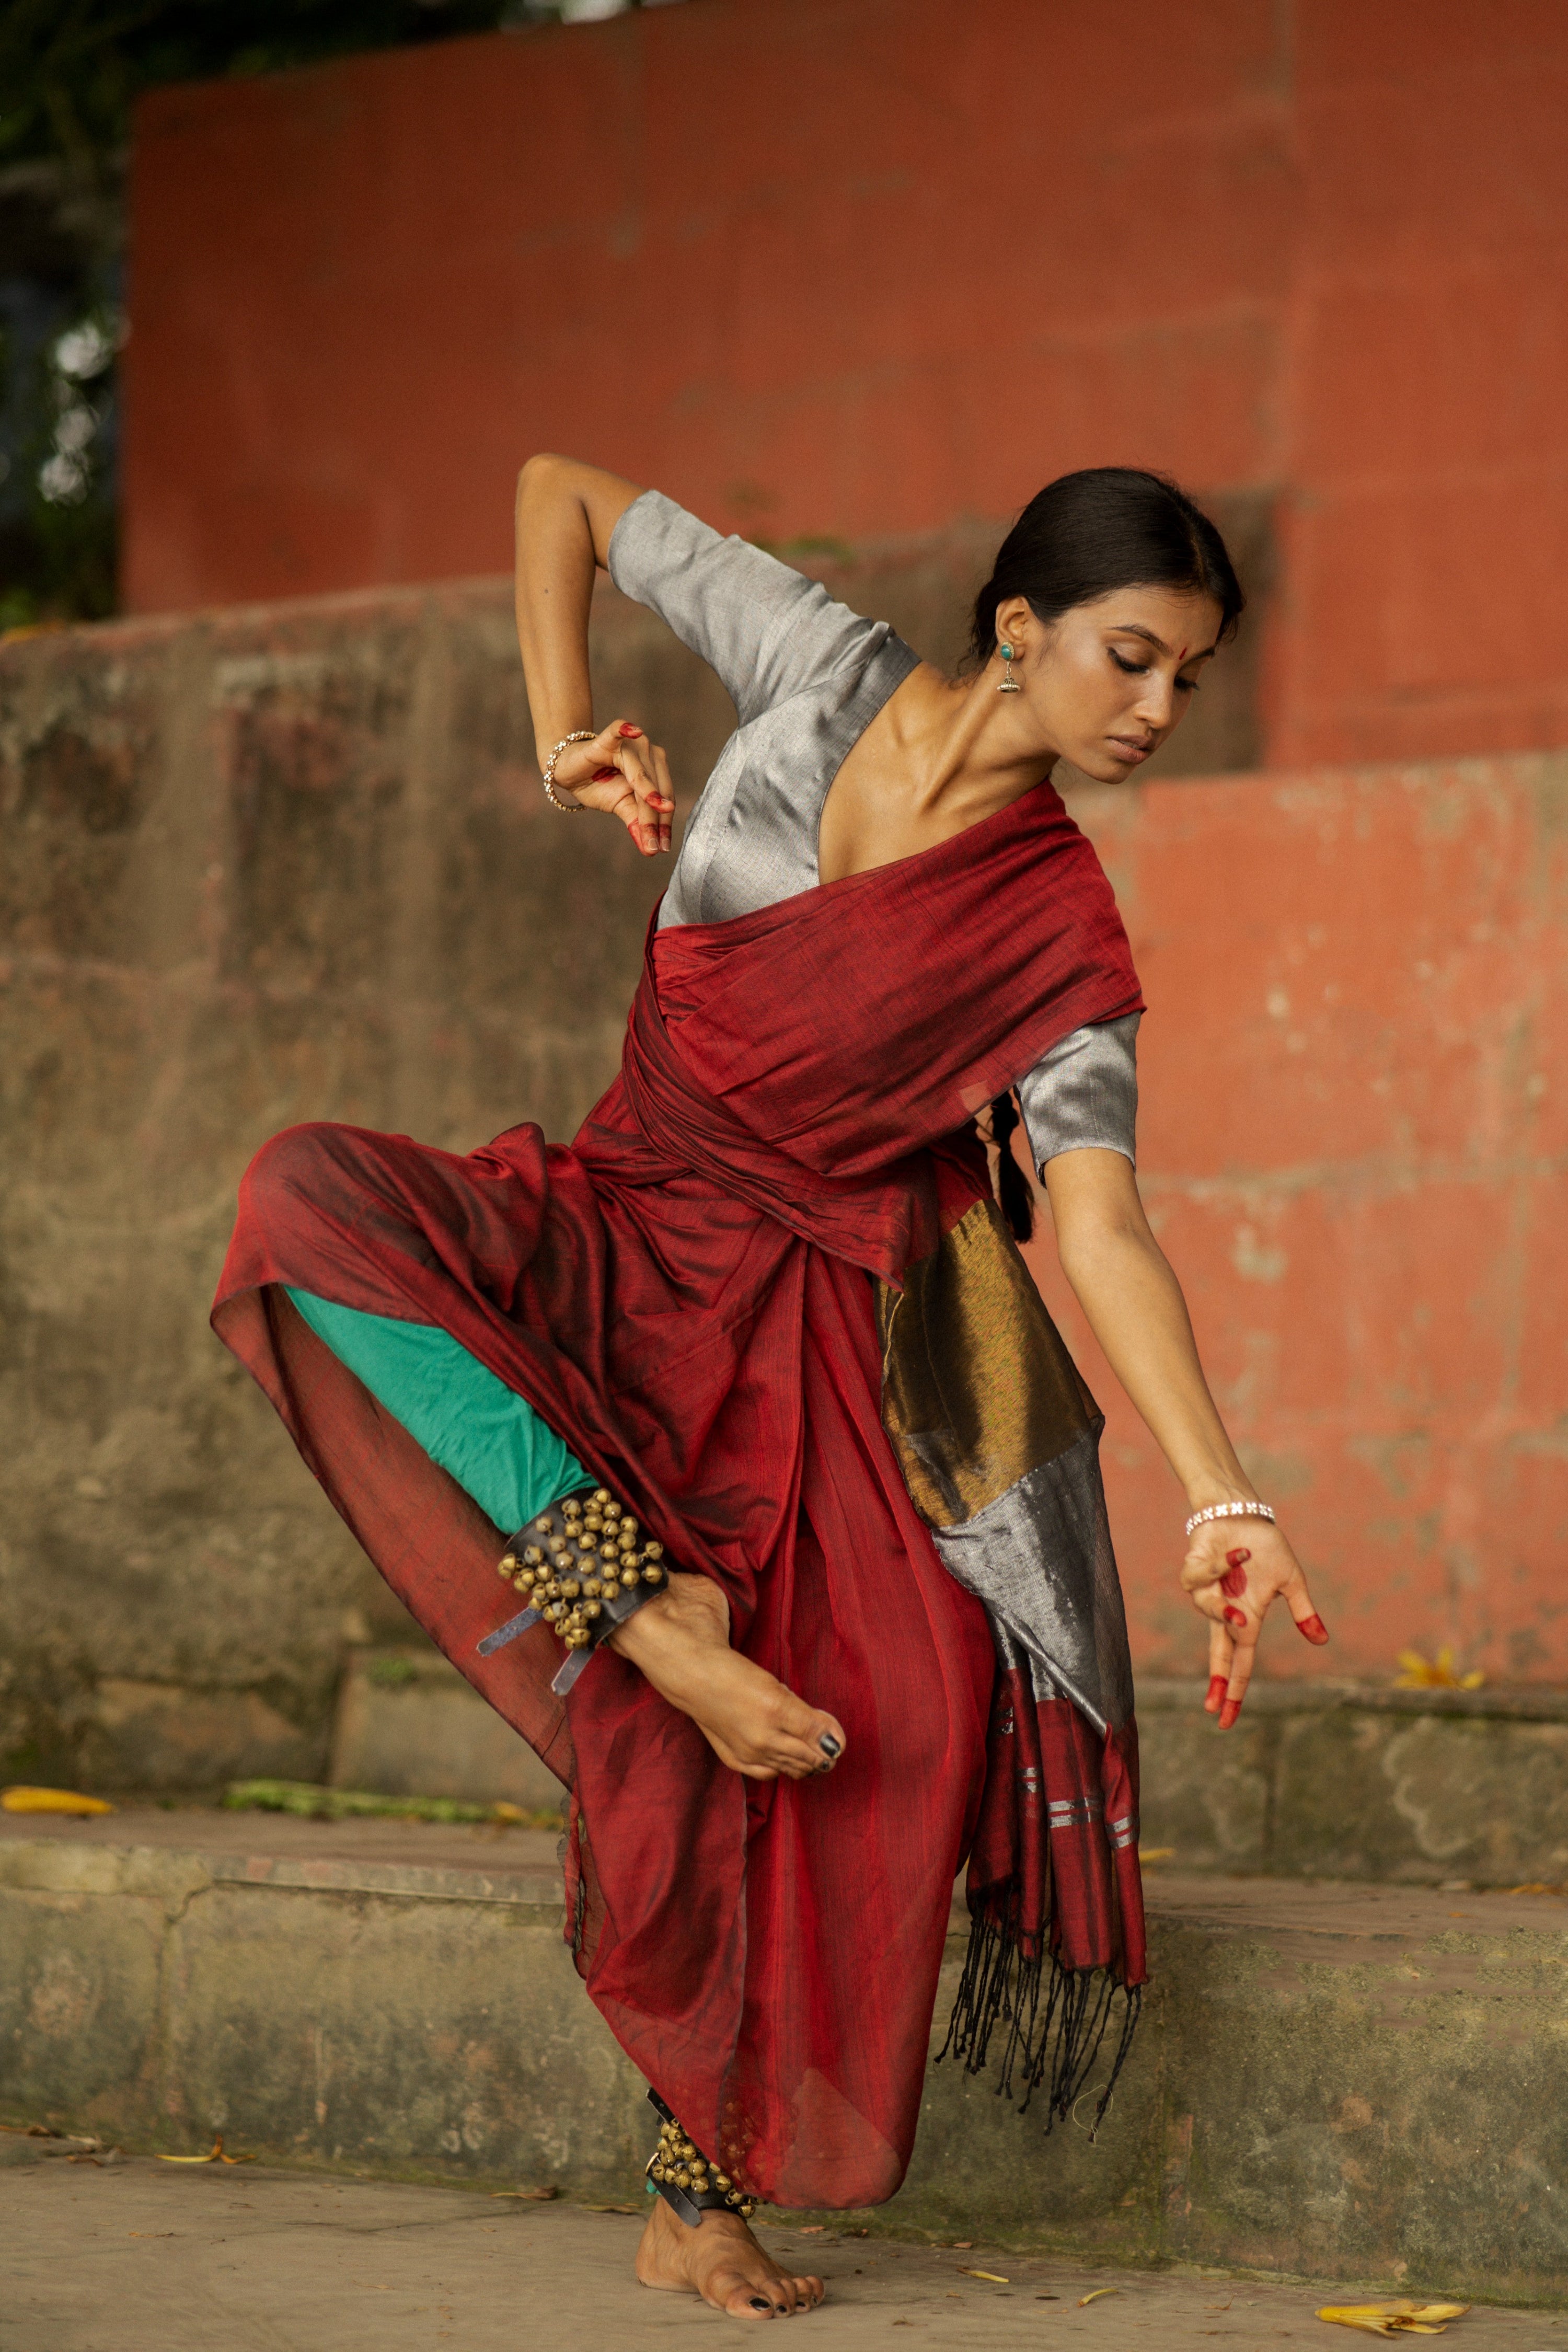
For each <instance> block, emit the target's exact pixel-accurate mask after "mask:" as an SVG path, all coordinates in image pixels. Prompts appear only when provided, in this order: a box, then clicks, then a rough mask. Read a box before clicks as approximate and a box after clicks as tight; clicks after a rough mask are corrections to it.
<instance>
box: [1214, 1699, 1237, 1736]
mask: <svg viewBox="0 0 1568 2352" xmlns="http://www.w3.org/2000/svg"><path fill="white" fill-rule="evenodd" d="M1240 1713H1241V1701H1240V1700H1239V1699H1238V1698H1227V1699H1226V1703H1225V1705H1224V1706H1222V1707H1221V1709H1220V1711H1219V1727H1220V1729H1221V1730H1222V1731H1228V1730H1229V1729H1230V1727H1231V1725H1232V1724H1233V1723H1234V1722H1235V1721H1236V1718H1237V1716H1238V1715H1239V1714H1240Z"/></svg>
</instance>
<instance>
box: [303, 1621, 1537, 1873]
mask: <svg viewBox="0 0 1568 2352" xmlns="http://www.w3.org/2000/svg"><path fill="white" fill-rule="evenodd" d="M1203 1696H1204V1685H1202V1684H1201V1683H1190V1682H1185V1681H1181V1682H1176V1681H1162V1680H1160V1679H1158V1678H1156V1677H1153V1676H1149V1675H1145V1676H1143V1677H1142V1678H1141V1680H1140V1682H1139V1685H1138V1716H1139V1729H1140V1734H1141V1738H1142V1750H1143V1842H1144V1844H1145V1846H1146V1847H1153V1848H1156V1849H1163V1848H1168V1849H1171V1850H1172V1858H1173V1860H1174V1861H1175V1862H1176V1863H1177V1864H1179V1865H1180V1866H1181V1867H1182V1868H1183V1869H1184V1870H1197V1871H1212V1870H1220V1871H1226V1872H1258V1873H1262V1874H1267V1875H1271V1876H1275V1877H1289V1876H1295V1877H1309V1878H1310V1877H1321V1878H1356V1879H1376V1880H1384V1881H1388V1882H1392V1883H1394V1884H1404V1885H1432V1886H1441V1885H1446V1884H1448V1883H1451V1882H1454V1881H1460V1882H1465V1883H1468V1884H1473V1885H1478V1886H1517V1885H1521V1883H1525V1882H1533V1883H1537V1884H1542V1883H1544V1884H1548V1885H1556V1884H1560V1883H1563V1882H1564V1881H1568V1691H1560V1690H1556V1689H1551V1688H1546V1689H1530V1688H1525V1689H1516V1690H1480V1691H1458V1690H1453V1691H1447V1690H1427V1691H1403V1690H1391V1689H1387V1688H1378V1687H1375V1686H1373V1685H1369V1684H1365V1683H1352V1682H1334V1681H1330V1680H1328V1679H1326V1678H1324V1679H1318V1678H1314V1679H1313V1680H1310V1681H1307V1680H1302V1681H1300V1682H1257V1683H1255V1684H1254V1685H1253V1686H1252V1689H1251V1691H1250V1692H1249V1693H1248V1696H1247V1706H1246V1709H1245V1711H1244V1713H1243V1716H1242V1719H1241V1721H1240V1723H1239V1724H1238V1725H1237V1727H1236V1729H1235V1730H1234V1731H1230V1732H1225V1733H1221V1732H1219V1731H1217V1730H1216V1729H1215V1724H1214V1720H1213V1718H1212V1717H1209V1716H1206V1715H1205V1713H1204V1711H1203ZM331 1778H332V1781H333V1783H334V1785H335V1786H336V1787H338V1788H341V1789H379V1790H385V1791H386V1792H387V1793H388V1794H389V1795H395V1796H431V1797H471V1798H474V1799H476V1800H479V1801H483V1800H485V1799H488V1798H495V1797H503V1798H506V1799H509V1800H510V1801H511V1802H512V1803H513V1804H519V1805H524V1806H527V1807H529V1808H535V1807H543V1806H551V1805H553V1804H555V1803H556V1802H557V1801H559V1798H560V1794H561V1790H560V1787H559V1784H558V1783H557V1782H556V1781H555V1780H553V1779H552V1776H551V1775H550V1774H549V1773H548V1772H547V1771H546V1770H545V1769H544V1767H543V1765H542V1764H541V1763H540V1762H539V1761H538V1759H537V1758H536V1757H535V1756H534V1755H533V1753H532V1751H531V1749H530V1748H526V1747H525V1746H524V1745H523V1744H522V1742H521V1740H519V1739H518V1738H516V1737H515V1736H514V1735H513V1733H512V1732H511V1731H510V1730H509V1729H508V1727H507V1726H506V1725H505V1724H504V1723H503V1722H502V1721H501V1719H500V1717H499V1716H498V1715H497V1714H496V1713H495V1712H494V1710H493V1709H492V1708H490V1707H488V1706H486V1705H485V1703H484V1701H483V1700H482V1699H481V1698H479V1696H478V1695H477V1694H476V1693H475V1692H474V1690H473V1689H472V1688H471V1687H470V1685H468V1683H466V1682H465V1681H464V1680H463V1678H462V1676H461V1675H459V1674H458V1672H457V1671H456V1669H455V1668H454V1667H452V1666H450V1665H448V1664H447V1661H446V1660H445V1658H443V1657H441V1656H439V1655H438V1654H437V1653H436V1652H435V1651H433V1650H412V1649H409V1650H396V1649H371V1650H362V1651H360V1652H358V1653H356V1654H355V1656H354V1658H353V1663H352V1664H351V1666H350V1668H349V1671H348V1673H347V1675H345V1677H344V1680H343V1684H342V1695H341V1697H340V1700H339V1706H338V1713H337V1724H336V1732H335V1736H334V1739H333V1746H332V1765H331Z"/></svg>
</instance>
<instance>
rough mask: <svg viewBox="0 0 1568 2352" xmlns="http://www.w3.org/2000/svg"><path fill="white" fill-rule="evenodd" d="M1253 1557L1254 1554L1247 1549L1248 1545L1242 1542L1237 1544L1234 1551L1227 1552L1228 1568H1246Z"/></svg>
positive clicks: (1226, 1562)
mask: <svg viewBox="0 0 1568 2352" xmlns="http://www.w3.org/2000/svg"><path fill="white" fill-rule="evenodd" d="M1251 1558H1252V1554H1251V1553H1250V1552H1249V1551H1248V1550H1247V1549H1246V1547H1245V1546H1244V1545H1242V1544H1237V1547H1236V1549H1235V1550H1234V1551H1227V1552H1226V1556H1225V1564H1226V1568H1245V1567H1246V1566H1247V1561H1248V1560H1249V1559H1251Z"/></svg>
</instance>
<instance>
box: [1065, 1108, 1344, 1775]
mask: <svg viewBox="0 0 1568 2352" xmlns="http://www.w3.org/2000/svg"><path fill="white" fill-rule="evenodd" d="M1045 1179H1046V1190H1047V1193H1048V1194H1049V1197H1050V1203H1051V1215H1052V1218H1053V1220H1054V1221H1055V1224H1056V1229H1057V1254H1058V1256H1059V1258H1060V1259H1061V1265H1062V1272H1063V1273H1064V1274H1065V1275H1066V1276H1067V1278H1068V1282H1069V1283H1070V1284H1071V1286H1072V1288H1073V1290H1074V1292H1075V1294H1076V1295H1077V1297H1078V1301H1079V1306H1080V1307H1082V1308H1083V1311H1084V1313H1085V1315H1086V1316H1087V1317H1088V1318H1089V1325H1090V1328H1092V1330H1093V1332H1094V1336H1095V1338H1096V1339H1098V1340H1099V1341H1100V1346H1101V1347H1102V1348H1103V1349H1104V1350H1105V1354H1106V1357H1107V1359H1108V1360H1109V1361H1110V1368H1111V1370H1112V1371H1113V1372H1114V1373H1115V1374H1116V1377H1117V1379H1118V1380H1119V1381H1121V1385H1122V1387H1123V1388H1124V1389H1125V1390H1126V1391H1127V1393H1128V1395H1129V1396H1130V1397H1131V1400H1132V1402H1133V1403H1134V1405H1136V1407H1137V1408H1138V1411H1139V1412H1141V1413H1142V1416H1143V1419H1144V1420H1145V1421H1146V1422H1147V1423H1148V1424H1149V1427H1150V1430H1151V1431H1152V1433H1153V1436H1154V1438H1155V1440H1156V1442H1157V1444H1159V1447H1160V1450H1161V1452H1162V1453H1163V1454H1164V1456H1165V1459H1166V1461H1167V1462H1169V1464H1170V1465H1171V1467H1172V1469H1173V1471H1174V1472H1175V1474H1176V1475H1177V1477H1178V1478H1179V1479H1180V1480H1181V1482H1182V1486H1183V1487H1184V1490H1185V1493H1186V1497H1187V1508H1188V1510H1189V1511H1201V1510H1206V1509H1207V1508H1208V1507H1209V1506H1210V1505H1211V1504H1214V1503H1232V1502H1256V1501H1257V1500H1258V1495H1257V1493H1256V1491H1255V1489H1254V1487H1253V1486H1252V1482H1251V1480H1250V1479H1249V1478H1248V1477H1247V1473H1246V1472H1245V1470H1243V1468H1242V1466H1241V1464H1240V1463H1239V1462H1238V1461H1237V1456H1236V1449H1235V1447H1234V1446H1233V1445H1232V1444H1231V1442H1230V1439H1229V1437H1228V1436H1227V1434H1226V1427H1225V1423H1223V1422H1222V1421H1221V1419H1220V1417H1219V1411H1218V1408H1217V1407H1216V1405H1215V1401H1214V1399H1213V1397H1212V1396H1211V1395H1210V1394H1209V1388H1208V1382H1207V1381H1205V1378H1204V1370H1203V1366H1202V1364H1201V1363H1200V1362H1199V1360H1198V1350H1197V1343H1196V1341H1195V1340H1194V1338H1193V1327H1192V1323H1191V1321H1190V1319H1189V1318H1188V1315H1187V1303H1186V1300H1185V1299H1184V1297H1183V1296H1182V1288H1181V1285H1180V1283H1178V1281H1177V1280H1176V1277H1175V1276H1174V1274H1173V1272H1172V1270H1171V1265H1170V1262H1169V1260H1168V1259H1167V1258H1166V1256H1165V1253H1164V1252H1163V1249H1162V1248H1161V1247H1160V1244H1159V1243H1158V1242H1157V1241H1156V1240H1155V1238H1154V1236H1153V1234H1152V1232H1151V1231H1150V1227H1149V1220H1148V1218H1147V1217H1146V1216H1145V1215H1144V1213H1143V1203H1142V1200H1141V1199H1140V1197H1139V1192H1138V1185H1137V1181H1136V1179H1135V1178H1134V1176H1133V1173H1132V1163H1131V1160H1128V1159H1127V1158H1126V1157H1125V1156H1124V1155H1123V1154H1122V1153H1121V1152H1120V1151H1098V1150H1082V1151H1064V1152H1062V1153H1060V1154H1059V1155H1058V1157H1057V1158H1056V1159H1054V1160H1047V1162H1046V1166H1045ZM1182 1582H1183V1584H1184V1587H1185V1589H1186V1591H1188V1593H1189V1594H1190V1595H1191V1596H1192V1600H1193V1603H1194V1607H1195V1608H1197V1609H1198V1610H1200V1611H1201V1612H1202V1613H1203V1615H1204V1616H1205V1617H1206V1618H1207V1619H1208V1620H1209V1692H1208V1698H1207V1701H1206V1705H1207V1707H1208V1710H1209V1712H1210V1714H1211V1715H1212V1714H1217V1715H1218V1717H1219V1719H1220V1727H1221V1729H1222V1730H1228V1728H1229V1727H1230V1726H1231V1724H1233V1723H1234V1722H1235V1720H1236V1717H1237V1709H1238V1708H1239V1707H1240V1706H1241V1701H1242V1697H1243V1695H1244V1693H1245V1692H1246V1689H1247V1683H1248V1681H1249V1680H1250V1679H1251V1675H1252V1667H1253V1661H1254V1658H1255V1656H1256V1654H1257V1648H1258V1634H1259V1633H1261V1631H1262V1628H1263V1619H1264V1616H1265V1614H1266V1613H1267V1612H1268V1606H1269V1603H1270V1602H1271V1601H1274V1600H1275V1599H1277V1598H1279V1597H1283V1599H1284V1601H1286V1603H1287V1605H1288V1607H1289V1611H1290V1614H1291V1616H1292V1617H1293V1618H1294V1619H1295V1621H1296V1623H1297V1625H1298V1626H1299V1628H1300V1631H1301V1632H1302V1633H1304V1634H1305V1635H1306V1637H1307V1639H1308V1641H1309V1642H1326V1641H1327V1640H1328V1638H1329V1637H1328V1633H1327V1632H1326V1630H1325V1628H1324V1625H1323V1621H1322V1619H1321V1617H1320V1616H1319V1615H1318V1613H1317V1612H1316V1610H1315V1609H1314V1608H1313V1606H1312V1600H1311V1595H1310V1593H1309V1591H1307V1581H1306V1579H1305V1577H1304V1576H1303V1575H1302V1573H1301V1570H1300V1564H1299V1562H1298V1561H1297V1559H1296V1555H1295V1553H1294V1552H1293V1551H1292V1550H1291V1549H1290V1547H1289V1544H1288V1543H1287V1542H1286V1540H1285V1538H1284V1536H1283V1535H1282V1534H1281V1533H1280V1531H1279V1528H1277V1527H1274V1526H1273V1525H1271V1524H1270V1522H1269V1521H1268V1520H1267V1519H1257V1518H1246V1519H1228V1518H1227V1519H1211V1520H1208V1521H1207V1522H1206V1523H1205V1525H1204V1526H1202V1527H1200V1528H1196V1529H1195V1530H1194V1535H1193V1538H1192V1540H1191V1542H1190V1543H1189V1544H1188V1546H1187V1553H1186V1558H1185V1559H1184V1562H1183V1566H1182Z"/></svg>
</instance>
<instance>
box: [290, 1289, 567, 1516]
mask: <svg viewBox="0 0 1568 2352" xmlns="http://www.w3.org/2000/svg"><path fill="white" fill-rule="evenodd" d="M289 1297H290V1298H291V1299H292V1300H293V1302H294V1305H295V1306H296V1307H298V1308H299V1310H300V1314H301V1315H302V1316H303V1317H304V1318H305V1320H306V1322H307V1323H308V1324H309V1325H310V1328H311V1330H312V1331H314V1332H315V1334H316V1336H317V1338H318V1339H324V1340H325V1341H326V1343H327V1346H328V1347H329V1348H330V1349H331V1351H332V1353H333V1355H334V1356H336V1358H337V1359H338V1361H339V1362H340V1363H341V1364H346V1365H347V1366H348V1368H349V1370H350V1371H351V1372H353V1373H354V1374H355V1375H356V1376H357V1377H358V1378H359V1379H360V1380H362V1381H363V1382H364V1384H365V1386H366V1388H367V1389H368V1390H369V1391H370V1392H371V1394H372V1396H373V1397H374V1398H375V1399H376V1400H377V1402H379V1403H381V1404H384V1406H385V1407H386V1410H387V1412H389V1413H391V1414H392V1415H393V1417H394V1419H395V1420H397V1421H400V1422H401V1423H403V1426H404V1428H405V1430H406V1431H407V1432H408V1434H409V1435H410V1437H413V1438H416V1439H417V1440H418V1442H419V1444H421V1445H422V1446H423V1447H424V1448H425V1451H426V1454H428V1455H429V1456H430V1459H431V1460H432V1462H438V1463H439V1464H440V1465H441V1467H442V1469H443V1470H445V1471H447V1473H448V1474H449V1475H450V1476H452V1477H454V1478H455V1479H456V1480H457V1482H458V1486H462V1487H464V1488H466V1489H467V1491H468V1493H469V1494H470V1495H471V1496H473V1498H474V1500H475V1502H476V1503H477V1504H478V1505H479V1508H480V1510H481V1511H483V1512H484V1513H485V1515H486V1517H488V1518H491V1519H493V1520H494V1521H495V1523H496V1525H497V1527H498V1528H500V1530H501V1533H502V1534H503V1535H509V1536H510V1535H515V1534H516V1532H517V1530H518V1528H521V1527H525V1526H526V1525H527V1523H528V1521H529V1520H530V1519H531V1518H536V1517H538V1515H539V1513H540V1512H541V1511H547V1510H548V1509H549V1508H550V1506H551V1505H552V1503H558V1502H560V1501H561V1500H562V1498H563V1496H566V1495H574V1494H576V1493H577V1491H578V1489H579V1488H580V1487H583V1486H593V1484H594V1483H595V1482H594V1478H593V1476H592V1475H591V1473H590V1472H588V1471H586V1470H584V1467H583V1465H582V1464H581V1463H580V1462H579V1461H578V1459H577V1457H576V1455H575V1454H573V1453H572V1452H571V1451H570V1449H569V1448H568V1447H567V1446H565V1445H564V1444H563V1443H562V1441H561V1439H560V1438H559V1437H557V1436H556V1434H555V1432H554V1431H553V1430H552V1428H550V1427H549V1426H548V1424H547V1423H544V1422H542V1421H541V1419H540V1418H539V1415H538V1414H537V1413H536V1412H534V1410H533V1407H532V1406H531V1404H530V1403H529V1402H528V1401H527V1399H526V1398H524V1397H520V1396H519V1395H518V1394H517V1393H516V1392H515V1391H514V1390H511V1389H509V1388H508V1386H507V1384H506V1382H505V1381H498V1380H497V1378H496V1376H495V1374H494V1373H493V1372H492V1371H489V1370H487V1369H486V1367H485V1366H484V1365H483V1364H481V1363H480V1362H479V1360H478V1358H477V1357H474V1356H470V1355H469V1353H468V1349H466V1348H465V1347H463V1346H461V1345H460V1344H459V1342H458V1340H456V1339H453V1337H452V1335H451V1333H450V1332H449V1331H442V1330H438V1329H437V1327H436V1326H435V1325H434V1324H431V1323H398V1322H395V1321H394V1320H393V1318H391V1317H390V1316H387V1315H364V1314H362V1313H361V1312H360V1310H359V1308H358V1307H339V1306H337V1305H335V1304H334V1303H333V1301H332V1300H331V1299H330V1298H317V1297H313V1296H312V1295H311V1293H310V1291H308V1290H290V1291H289Z"/></svg>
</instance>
